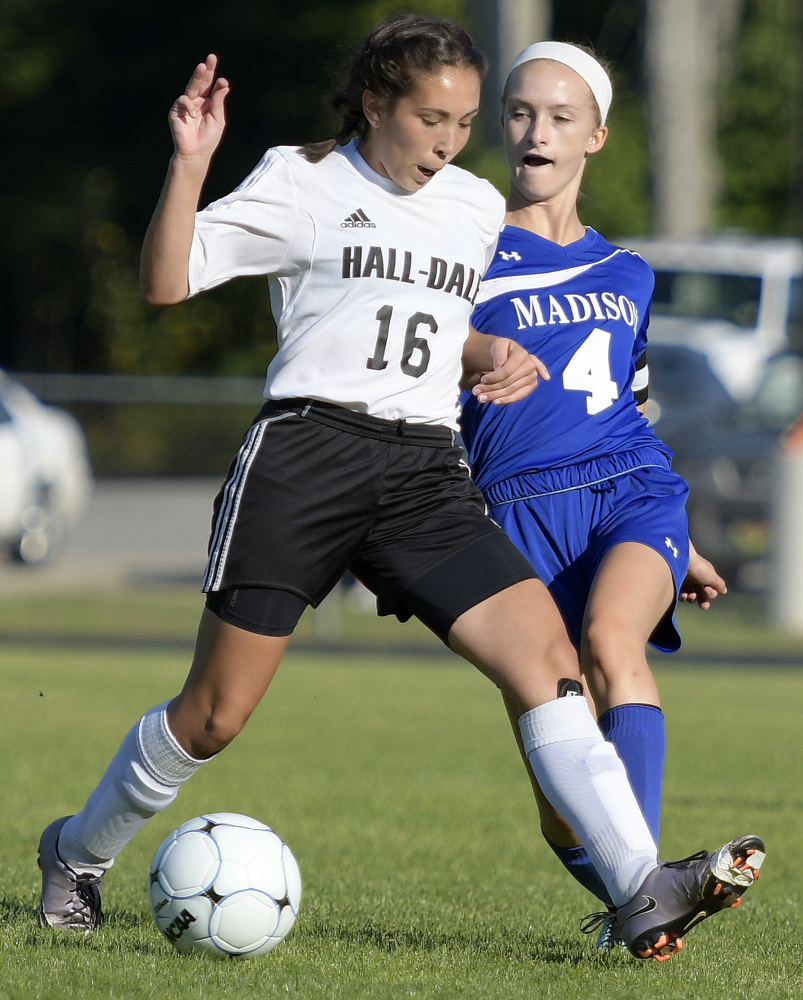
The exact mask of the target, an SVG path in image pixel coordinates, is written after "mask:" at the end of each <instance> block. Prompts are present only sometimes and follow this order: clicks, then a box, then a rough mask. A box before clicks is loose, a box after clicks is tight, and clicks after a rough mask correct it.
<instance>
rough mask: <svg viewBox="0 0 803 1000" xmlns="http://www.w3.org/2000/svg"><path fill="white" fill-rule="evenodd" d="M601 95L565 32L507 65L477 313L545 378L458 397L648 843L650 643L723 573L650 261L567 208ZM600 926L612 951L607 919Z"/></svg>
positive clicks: (577, 867) (473, 455) (472, 457)
mask: <svg viewBox="0 0 803 1000" xmlns="http://www.w3.org/2000/svg"><path fill="white" fill-rule="evenodd" d="M611 96H612V88H611V83H610V80H609V77H608V74H607V73H606V71H605V69H604V68H603V67H602V65H601V64H600V63H599V62H598V61H597V60H596V59H595V58H594V57H593V56H592V55H590V54H589V53H588V52H586V51H585V50H583V49H580V48H578V47H576V46H573V45H569V44H566V43H562V42H539V43H536V44H535V45H531V46H529V47H528V48H527V49H525V50H524V51H523V52H522V53H521V55H520V56H519V57H518V59H516V61H515V62H514V64H513V66H512V67H511V71H510V73H509V75H508V77H507V81H506V83H505V88H504V93H503V96H502V117H503V129H504V144H505V152H506V156H507V160H508V165H509V168H510V194H509V199H508V207H507V215H506V220H505V221H506V225H505V227H504V229H503V231H502V235H501V238H500V241H499V244H498V247H497V252H496V256H495V259H494V262H493V263H492V265H491V267H490V268H489V270H488V271H487V272H486V275H485V278H484V280H483V283H482V286H481V289H480V292H479V295H478V298H477V300H476V301H477V306H476V309H475V311H474V314H473V317H472V323H473V325H474V326H475V327H476V328H477V329H478V330H481V331H482V332H484V333H490V334H495V335H500V336H505V337H511V338H514V339H516V340H518V341H519V342H520V343H521V344H522V345H524V346H525V347H526V349H527V350H528V351H529V352H530V353H531V354H533V355H536V356H537V357H538V358H539V359H540V360H541V361H542V362H543V363H544V364H545V365H546V367H547V369H548V370H549V374H550V377H549V379H548V380H544V381H543V382H542V383H541V384H540V385H539V387H538V389H537V391H536V392H535V393H533V394H532V395H531V396H530V397H529V398H528V399H527V400H526V401H523V402H522V403H520V404H518V405H516V406H510V407H482V406H480V405H478V404H477V400H476V396H468V395H466V396H465V397H464V400H465V402H464V408H463V414H462V432H463V438H464V442H465V445H466V447H467V450H468V454H469V464H470V465H471V468H472V472H473V476H474V479H475V481H476V483H477V485H478V486H479V487H480V489H481V490H482V492H483V494H484V496H485V499H486V502H487V504H488V508H489V511H490V514H491V516H492V517H493V519H494V520H495V521H496V522H497V523H498V524H500V525H501V526H502V527H503V528H504V529H505V530H506V531H507V533H508V534H509V535H510V537H511V538H512V539H513V541H514V542H515V543H516V545H517V546H518V547H519V548H520V549H521V551H522V552H524V553H525V554H526V555H527V557H528V559H529V560H530V562H531V563H532V565H533V566H534V567H535V569H536V570H537V572H538V575H539V576H540V577H541V579H542V580H543V581H544V582H545V583H546V584H547V585H548V587H549V589H550V591H551V593H552V595H553V597H554V598H555V600H556V602H557V604H558V606H559V607H560V610H561V612H562V614H563V616H564V619H565V621H566V624H567V628H568V630H569V633H570V635H571V638H572V640H573V642H574V643H575V645H576V646H577V648H578V649H579V650H580V651H581V659H582V664H583V669H584V675H585V680H586V684H587V688H588V691H589V692H590V694H591V696H592V698H593V700H594V703H595V706H596V710H597V713H598V715H599V723H600V727H601V728H602V730H603V732H604V733H605V734H606V736H607V738H608V739H610V740H611V742H613V743H614V744H615V745H616V747H617V750H618V752H619V755H620V757H621V758H622V759H623V760H624V762H625V765H626V767H627V769H628V772H629V776H630V779H631V783H632V784H633V787H634V791H635V792H636V796H637V798H638V799H639V801H640V804H641V806H642V808H643V810H644V813H645V816H646V818H647V821H648V823H649V825H650V828H651V830H652V832H653V835H654V837H655V839H656V842H657V840H658V832H659V824H660V810H661V785H662V773H663V763H664V753H665V731H664V717H663V714H662V712H661V708H660V699H659V694H658V689H657V686H656V683H655V680H654V678H653V676H652V673H651V671H650V668H649V664H648V662H647V658H646V649H645V647H646V644H647V643H648V642H649V643H650V644H651V645H652V646H654V647H655V648H657V649H660V650H663V651H665V652H672V651H674V650H677V649H678V648H679V646H680V636H679V635H678V631H677V628H676V627H675V621H674V609H675V604H676V601H677V599H678V598H679V597H680V598H681V599H683V600H689V601H694V600H696V601H697V602H698V603H699V604H700V606H701V607H703V608H707V607H708V606H709V604H710V601H711V600H712V599H713V598H714V597H716V595H717V594H722V593H724V592H725V584H724V581H723V580H722V579H721V578H720V577H719V576H718V574H717V573H716V571H715V570H714V568H713V566H712V565H711V564H710V563H709V562H708V561H707V560H705V559H703V558H701V557H700V556H699V555H698V554H697V553H696V552H695V551H694V548H693V547H692V546H691V545H690V543H689V538H688V523H687V518H686V509H685V504H686V496H687V493H688V487H687V485H686V483H685V481H684V480H683V479H682V478H681V477H680V476H679V475H677V474H676V473H675V472H673V471H672V468H671V457H672V455H671V452H670V451H669V450H668V449H667V448H666V447H665V445H664V444H663V443H662V442H661V441H660V440H659V439H658V438H657V437H656V435H655V433H654V431H653V430H652V428H651V427H650V426H649V424H648V422H647V420H646V419H645V418H644V416H643V404H644V403H646V399H647V374H648V370H647V365H646V350H645V349H646V343H647V337H646V331H647V325H648V320H649V309H650V299H651V295H652V290H653V284H654V276H653V273H652V271H651V269H650V267H649V266H648V265H647V263H646V262H645V261H644V260H643V259H642V258H641V257H639V256H638V255H637V254H635V253H633V252H631V251H628V250H626V249H623V248H621V247H617V246H614V245H612V244H611V243H608V242H607V240H605V239H604V238H603V237H602V236H600V234H599V233H597V232H595V231H594V230H593V229H591V228H588V227H586V226H584V225H583V224H582V223H581V222H580V219H579V216H578V212H577V199H578V194H579V191H580V184H581V180H582V177H583V172H584V169H585V165H586V162H587V160H588V157H589V156H591V155H594V154H596V153H598V152H599V151H600V150H601V149H602V148H603V146H604V145H605V141H606V138H607V133H608V130H607V128H606V126H605V120H606V116H607V113H608V109H609V107H610V103H611ZM536 794H538V792H537V790H536ZM538 797H539V803H540V805H541V821H542V828H543V830H544V834H545V836H546V838H547V840H548V842H549V843H550V845H551V846H552V848H553V850H554V851H555V853H556V854H557V856H558V857H559V858H560V859H561V861H562V862H563V863H564V865H565V866H566V867H567V868H568V869H569V871H571V872H572V874H573V875H574V876H575V877H576V878H577V879H578V881H580V882H581V883H582V884H583V885H585V886H587V887H588V888H589V889H590V890H591V891H592V892H594V893H595V894H596V895H597V896H598V897H599V898H600V899H601V900H602V901H603V902H604V903H606V904H610V898H609V896H608V894H607V892H606V891H605V887H604V885H603V884H602V882H601V880H600V879H599V876H598V874H597V873H596V872H595V871H594V868H593V865H592V864H591V862H590V860H589V857H588V854H587V853H586V851H585V849H584V848H583V847H582V846H581V845H580V844H579V841H578V840H577V838H576V837H575V836H574V834H573V833H572V831H571V830H570V829H569V828H568V827H567V826H566V824H565V823H564V822H563V821H562V819H561V818H560V817H559V816H558V815H557V814H556V813H555V811H554V810H553V809H552V807H551V806H550V805H549V803H548V802H547V801H546V799H545V798H544V797H543V796H542V795H539V796H538ZM600 922H602V923H603V927H602V933H601V935H600V942H599V943H600V945H601V946H610V942H611V938H612V935H614V934H615V932H616V928H615V925H614V922H613V920H612V919H611V920H606V921H600ZM598 923H599V922H598Z"/></svg>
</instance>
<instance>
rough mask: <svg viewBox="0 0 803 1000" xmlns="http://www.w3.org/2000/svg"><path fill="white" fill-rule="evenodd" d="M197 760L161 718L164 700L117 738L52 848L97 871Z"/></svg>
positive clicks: (77, 867)
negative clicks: (109, 757) (97, 778)
mask: <svg viewBox="0 0 803 1000" xmlns="http://www.w3.org/2000/svg"><path fill="white" fill-rule="evenodd" d="M203 763H205V762H204V761H202V760H195V759H194V758H193V757H190V755H189V754H188V753H186V752H185V750H184V749H183V748H182V747H181V746H180V745H179V743H178V741H177V740H176V738H175V736H173V734H172V733H171V732H170V727H169V726H168V723H167V703H165V704H164V705H159V706H158V707H157V708H153V709H151V710H150V712H146V713H145V715H143V716H142V718H141V719H140V720H139V722H138V723H137V724H136V725H135V726H134V727H133V729H131V731H130V732H129V733H128V735H127V736H126V738H125V739H124V740H123V742H122V745H121V746H120V749H119V750H118V751H117V753H116V754H115V756H114V758H113V760H112V762H111V764H109V766H108V767H107V768H106V772H105V774H104V775H103V777H102V778H101V779H100V782H99V784H98V786H97V787H96V788H95V790H94V791H93V792H92V794H91V795H90V796H89V799H88V800H87V803H86V805H85V806H84V808H83V809H82V810H81V812H80V813H78V814H77V815H75V816H73V817H72V818H71V819H69V820H67V822H66V823H65V824H64V826H63V827H62V829H61V833H60V835H59V842H58V851H59V855H60V856H61V858H62V860H63V861H65V862H66V863H67V864H68V865H69V866H70V867H71V868H72V869H73V870H74V871H77V872H79V873H85V872H91V873H92V874H96V875H98V874H102V873H103V872H104V871H106V870H108V869H109V868H111V866H112V865H113V864H114V859H115V858H116V857H117V855H118V854H119V853H120V851H121V850H122V849H123V848H124V847H125V845H126V844H127V843H128V842H129V840H131V838H132V837H133V836H134V835H135V834H136V833H138V832H139V831H140V830H141V829H142V827H143V826H144V825H145V824H146V823H147V822H148V820H149V819H150V818H151V816H153V815H154V813H157V812H159V811H160V810H162V809H164V808H166V807H167V806H169V805H170V803H171V802H173V800H174V799H175V798H176V796H177V795H178V790H179V787H180V786H181V785H182V784H183V782H185V781H186V780H187V778H189V777H191V776H192V775H193V774H195V772H196V771H197V770H198V768H199V767H200V766H201V764H203Z"/></svg>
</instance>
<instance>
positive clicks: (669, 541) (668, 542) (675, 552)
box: [664, 535, 678, 559]
mask: <svg viewBox="0 0 803 1000" xmlns="http://www.w3.org/2000/svg"><path fill="white" fill-rule="evenodd" d="M664 544H665V545H666V547H667V548H668V549H671V550H672V555H673V556H674V557H675V559H677V557H678V550H677V549H676V548H675V546H674V545H673V544H672V539H671V538H670V537H669V536H668V535H667V537H666V538H665V539H664Z"/></svg>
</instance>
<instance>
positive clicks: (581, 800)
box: [519, 696, 658, 906]
mask: <svg viewBox="0 0 803 1000" xmlns="http://www.w3.org/2000/svg"><path fill="white" fill-rule="evenodd" d="M519 728H520V730H521V735H522V739H523V740H524V749H525V751H526V753H527V758H528V760H529V761H530V766H531V767H532V769H533V773H534V774H535V777H536V778H537V780H538V784H539V785H540V786H541V789H542V791H543V792H544V794H545V795H546V797H547V798H548V799H549V801H550V802H551V803H552V805H553V806H554V807H555V809H557V810H558V812H559V813H560V814H561V816H563V818H564V819H565V820H566V821H567V822H568V823H569V824H570V825H571V826H572V828H573V829H574V831H575V833H576V834H577V836H578V837H579V838H580V840H581V842H582V843H583V846H584V847H585V849H586V850H587V851H588V855H589V857H590V858H591V861H592V862H593V864H594V867H595V868H596V869H597V872H598V873H599V875H600V877H601V878H602V880H603V881H604V883H605V886H606V888H607V890H608V892H609V893H610V895H611V899H612V900H613V902H614V904H615V905H616V906H621V905H622V904H623V903H626V902H627V901H628V900H630V899H632V898H633V896H634V895H635V894H636V892H637V891H638V888H639V886H640V885H641V884H642V882H643V881H644V879H645V878H646V877H647V875H648V874H649V873H650V872H651V871H652V870H653V869H654V868H657V867H658V852H657V848H656V846H655V842H654V841H653V839H652V835H651V834H650V830H649V827H648V826H647V823H646V820H645V819H644V816H643V814H642V812H641V809H640V808H639V805H638V802H637V801H636V798H635V795H634V794H633V789H632V788H631V787H630V782H629V781H628V778H627V773H626V771H625V768H624V764H622V761H621V760H620V759H619V757H618V755H617V753H616V749H615V747H614V746H613V744H612V743H608V742H606V741H605V739H604V738H603V736H602V733H601V732H600V730H599V727H598V726H597V723H596V722H595V721H594V717H593V716H592V714H591V711H590V709H589V707H588V704H587V702H586V700H585V698H583V697H582V696H580V697H577V696H574V697H563V698H558V699H556V700H555V701H550V702H547V703H546V704H545V705H540V706H539V707H538V708H534V709H531V710H530V711H529V712H525V714H524V715H522V717H521V718H520V719H519Z"/></svg>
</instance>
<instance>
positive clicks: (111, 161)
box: [0, 0, 464, 374]
mask: <svg viewBox="0 0 803 1000" xmlns="http://www.w3.org/2000/svg"><path fill="white" fill-rule="evenodd" d="M426 6H427V9H428V10H430V11H432V12H435V13H441V14H444V15H447V16H451V17H456V18H458V19H459V18H460V17H461V16H462V14H463V7H464V5H463V3H462V2H461V0H432V2H429V3H428V4H427V5H426ZM396 7H397V5H396V4H395V3H393V2H389V0H384V2H382V0H362V2H359V0H357V2H355V0H326V2H325V3H324V2H323V0H296V2H295V3H293V4H291V5H288V4H286V3H283V2H279V0H229V2H228V3H226V4H220V3H212V2H210V0H193V2H192V3H190V2H184V0H182V2H179V3H172V4H165V3H163V2H157V0H138V2H137V3H136V4H126V5H125V6H124V8H121V6H120V4H118V3H114V2H112V0H70V2H60V0H0V82H2V87H0V103H1V104H2V109H3V125H4V139H5V143H4V155H3V157H2V160H0V211H2V213H3V219H4V225H3V227H2V229H0V364H2V365H4V366H6V367H8V368H12V369H15V370H22V371H24V370H28V371H39V370H45V371H48V370H49V371H111V372H120V371H138V372H155V371H163V372H196V373H229V374H257V373H259V372H261V371H263V370H264V368H265V363H266V360H267V358H268V356H269V347H268V345H269V343H270V339H271V336H272V334H273V330H274V326H273V321H272V319H271V317H270V312H269V306H268V301H267V295H266V292H265V288H264V284H263V283H261V282H259V281H241V282H235V283H234V284H233V285H231V286H228V287H226V288H222V289H219V290H216V291H215V292H212V293H210V294H209V295H206V296H204V297H203V298H202V299H199V300H198V301H196V302H189V303H186V304H183V305H181V306H177V307H174V308H171V309H169V310H159V309H152V308H149V307H147V306H146V305H145V303H144V302H143V301H142V300H141V297H140V295H139V291H138V279H137V271H138V256H139V247H140V244H141V240H142V236H143V234H144V231H145V228H146V226H147V224H148V220H149V217H150V214H151V211H152V210H153V206H154V205H155V203H156V199H157V197H158V194H159V189H160V187H161V184H162V179H163V176H164V171H165V168H166V166H167V160H168V158H169V156H170V152H171V144H170V134H169V130H168V126H167V112H168V109H169V107H170V105H171V103H172V101H173V99H174V98H175V97H176V96H177V95H178V94H179V93H180V92H181V90H182V89H183V87H184V85H185V83H186V81H187V79H188V78H189V76H190V74H191V72H192V68H193V66H194V65H195V64H196V63H197V62H198V60H199V59H201V58H203V57H205V56H206V54H207V53H208V52H210V51H214V52H217V53H218V54H219V56H220V60H221V71H222V72H223V73H225V74H226V75H227V76H230V77H231V81H232V93H231V96H230V99H229V126H228V129H227V135H226V137H225V138H224V141H223V144H222V146H221V148H220V150H219V152H218V154H217V156H216V159H215V161H214V163H213V166H212V170H211V172H210V177H209V180H208V183H207V187H206V190H205V192H204V200H205V201H209V200H212V199H213V198H215V197H218V196H220V195H222V194H224V193H225V192H226V191H228V190H230V189H231V188H232V187H233V186H234V185H235V184H237V183H239V181H240V180H242V178H243V177H244V176H245V175H246V174H247V173H248V172H249V171H250V169H251V168H252V167H253V166H254V165H255V164H256V162H257V161H258V160H259V158H260V156H261V155H262V153H263V152H264V150H265V149H266V148H267V147H268V146H270V145H276V144H279V143H288V142H303V141H306V140H309V139H320V138H325V137H326V136H328V135H331V134H332V130H333V124H334V122H333V120H332V118H331V116H330V113H329V112H328V110H327V109H326V107H325V98H326V96H327V94H328V93H330V92H331V90H332V89H333V87H334V85H335V81H336V78H337V70H338V69H339V68H340V65H339V64H340V63H341V62H345V61H347V59H348V56H349V54H350V51H351V48H352V46H353V44H354V43H355V42H357V41H358V40H359V39H360V38H361V37H362V36H363V35H364V34H365V32H366V31H367V30H369V29H370V28H371V27H372V26H373V24H375V23H376V22H377V21H378V20H379V19H380V18H381V17H382V16H384V15H385V14H387V13H389V12H391V11H392V10H394V9H396Z"/></svg>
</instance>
